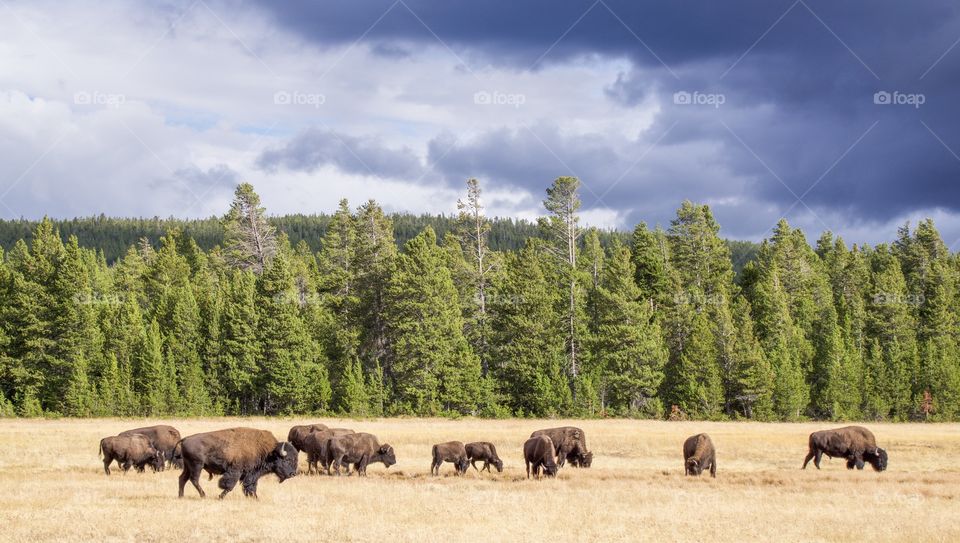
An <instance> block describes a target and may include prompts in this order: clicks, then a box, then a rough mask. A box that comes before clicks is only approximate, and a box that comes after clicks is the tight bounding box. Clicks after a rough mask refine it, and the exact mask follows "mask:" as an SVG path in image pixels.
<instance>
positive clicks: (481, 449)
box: [466, 441, 503, 473]
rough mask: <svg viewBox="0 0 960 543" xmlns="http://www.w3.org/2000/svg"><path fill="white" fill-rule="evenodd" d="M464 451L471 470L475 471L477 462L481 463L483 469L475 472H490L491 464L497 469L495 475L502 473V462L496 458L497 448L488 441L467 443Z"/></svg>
mask: <svg viewBox="0 0 960 543" xmlns="http://www.w3.org/2000/svg"><path fill="white" fill-rule="evenodd" d="M466 449H467V459H468V460H470V465H471V466H473V469H477V462H481V461H482V462H483V467H482V468H480V469H479V470H477V471H483V470H487V471H490V464H493V466H494V467H496V468H497V473H502V472H503V460H500V457H499V456H497V448H496V447H494V446H493V443H490V442H489V441H477V442H475V443H467V445H466Z"/></svg>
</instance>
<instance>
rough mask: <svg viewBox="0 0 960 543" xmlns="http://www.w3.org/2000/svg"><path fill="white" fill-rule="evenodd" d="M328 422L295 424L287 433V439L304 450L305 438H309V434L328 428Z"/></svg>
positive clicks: (298, 448) (299, 449)
mask: <svg viewBox="0 0 960 543" xmlns="http://www.w3.org/2000/svg"><path fill="white" fill-rule="evenodd" d="M326 429H327V425H326V424H319V423H318V424H304V425H301V426H294V427H293V428H290V431H289V432H288V433H287V441H289V442H290V443H293V446H294V447H296V448H297V451H298V452H299V451H302V450H303V440H304V439H306V438H307V436H308V435H310V434H312V433H313V432H320V431H322V430H326Z"/></svg>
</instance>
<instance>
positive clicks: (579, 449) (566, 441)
mask: <svg viewBox="0 0 960 543" xmlns="http://www.w3.org/2000/svg"><path fill="white" fill-rule="evenodd" d="M537 436H547V437H549V438H550V440H551V441H552V442H553V447H554V449H555V451H554V453H555V454H556V457H557V464H558V466H559V467H561V468H562V467H563V464H564V463H565V462H566V461H567V460H571V465H573V466H576V467H584V468H589V467H590V464H592V463H593V453H591V452H590V451H588V450H587V435H586V434H585V433H584V432H583V430H581V429H580V428H577V427H575V426H561V427H559V428H547V429H544V430H537V431H536V432H534V433H532V434H530V437H537Z"/></svg>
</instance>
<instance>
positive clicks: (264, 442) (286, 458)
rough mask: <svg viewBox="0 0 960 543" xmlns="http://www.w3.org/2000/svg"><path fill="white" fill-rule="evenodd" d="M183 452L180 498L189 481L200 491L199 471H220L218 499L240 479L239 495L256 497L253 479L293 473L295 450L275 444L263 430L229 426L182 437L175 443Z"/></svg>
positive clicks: (275, 440) (291, 446) (294, 469)
mask: <svg viewBox="0 0 960 543" xmlns="http://www.w3.org/2000/svg"><path fill="white" fill-rule="evenodd" d="M179 448H180V451H181V454H182V455H183V472H182V473H181V474H180V497H181V498H182V497H183V487H184V486H185V485H186V484H187V481H188V480H189V481H190V482H191V483H193V486H194V488H196V489H197V492H199V493H200V497H204V496H206V493H205V492H204V491H203V489H202V488H200V474H201V473H202V472H203V471H204V470H206V471H207V472H209V473H210V474H211V475H212V474H214V473H216V474H222V476H221V477H220V481H219V483H218V486H219V487H220V488H221V489H222V490H223V492H221V493H220V498H221V499H222V498H223V497H224V496H226V495H227V493H228V492H230V491H231V490H233V489H234V487H236V486H237V483H238V482H240V481H242V482H243V494H244V495H245V496H249V497H254V498H256V497H257V481H259V479H260V477H262V476H263V475H265V474H267V473H273V474H275V475H276V476H277V477H278V478H279V479H280V482H281V483H282V482H283V481H285V480H287V479H289V478H290V477H294V476H295V475H296V474H297V450H296V449H295V448H294V447H293V445H292V444H291V443H290V442H287V441H284V442H283V443H278V442H277V439H276V438H275V437H274V436H273V434H271V433H270V432H267V431H265V430H255V429H253V428H231V429H229V430H218V431H216V432H207V433H203V434H194V435H192V436H189V437H185V438H184V439H183V440H182V441H181V442H180V444H179Z"/></svg>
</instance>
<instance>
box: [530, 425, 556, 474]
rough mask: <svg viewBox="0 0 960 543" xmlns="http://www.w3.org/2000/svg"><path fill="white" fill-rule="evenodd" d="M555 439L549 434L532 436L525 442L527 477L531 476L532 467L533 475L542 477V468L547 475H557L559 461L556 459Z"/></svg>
mask: <svg viewBox="0 0 960 543" xmlns="http://www.w3.org/2000/svg"><path fill="white" fill-rule="evenodd" d="M554 450H555V449H554V446H553V440H551V439H550V437H549V436H545V435H539V436H535V437H531V438H530V439H528V440H527V441H526V443H524V444H523V460H524V462H526V465H527V479H529V478H530V471H531V470H530V468H531V467H532V468H533V476H534V477H535V478H537V479H539V478H540V468H541V467H542V468H543V473H544V474H545V475H546V476H547V477H555V476H556V475H557V463H556V461H554V456H553V455H554Z"/></svg>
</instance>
